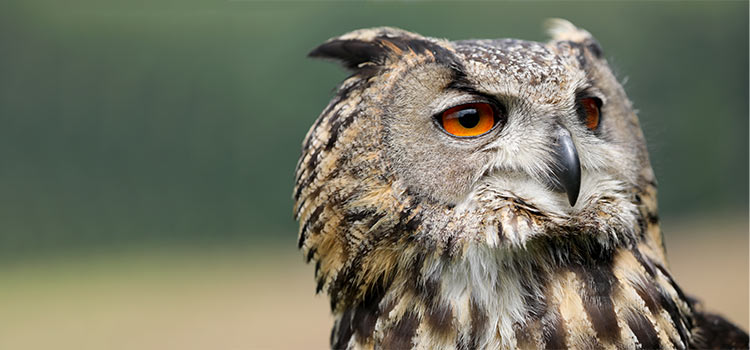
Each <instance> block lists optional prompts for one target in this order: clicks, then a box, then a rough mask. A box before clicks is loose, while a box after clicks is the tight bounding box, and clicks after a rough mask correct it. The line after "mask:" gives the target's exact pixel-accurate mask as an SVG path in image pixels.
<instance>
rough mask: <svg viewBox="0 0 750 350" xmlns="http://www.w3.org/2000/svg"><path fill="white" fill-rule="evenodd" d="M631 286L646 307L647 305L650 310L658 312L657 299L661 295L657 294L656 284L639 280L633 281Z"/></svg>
mask: <svg viewBox="0 0 750 350" xmlns="http://www.w3.org/2000/svg"><path fill="white" fill-rule="evenodd" d="M633 287H634V288H635V292H636V293H638V296H640V297H641V299H643V301H644V302H645V303H646V307H648V309H649V310H651V312H658V306H657V300H658V299H659V298H660V297H661V295H659V292H658V291H657V290H656V286H655V285H654V284H653V283H652V282H651V281H648V280H641V281H638V282H636V283H633Z"/></svg>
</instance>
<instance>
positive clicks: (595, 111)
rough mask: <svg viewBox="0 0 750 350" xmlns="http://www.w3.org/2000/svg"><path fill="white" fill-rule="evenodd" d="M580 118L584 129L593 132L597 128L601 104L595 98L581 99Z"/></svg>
mask: <svg viewBox="0 0 750 350" xmlns="http://www.w3.org/2000/svg"><path fill="white" fill-rule="evenodd" d="M578 103H579V106H580V107H579V108H580V112H579V114H580V116H581V119H582V121H583V123H584V124H585V125H586V127H587V128H588V129H589V130H591V131H594V130H596V129H597V128H599V120H600V119H601V109H600V107H601V105H602V102H601V100H599V99H598V98H596V97H587V98H582V99H581V100H580V101H579V102H578Z"/></svg>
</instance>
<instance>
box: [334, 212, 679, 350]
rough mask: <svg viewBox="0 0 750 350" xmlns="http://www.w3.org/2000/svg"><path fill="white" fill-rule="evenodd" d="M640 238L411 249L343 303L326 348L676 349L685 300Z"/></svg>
mask: <svg viewBox="0 0 750 350" xmlns="http://www.w3.org/2000/svg"><path fill="white" fill-rule="evenodd" d="M656 225H657V227H656V230H658V224H656ZM642 237H643V239H642V240H641V241H640V242H639V243H637V244H634V245H631V246H612V245H607V244H602V243H601V242H599V241H597V240H596V239H593V238H592V237H590V236H581V237H566V238H565V239H562V238H541V239H537V240H534V241H533V242H530V244H529V245H528V246H527V247H526V249H523V250H518V251H509V250H507V249H498V248H492V247H488V246H487V245H484V244H479V243H477V244H470V245H468V246H466V247H464V249H463V254H461V255H460V256H456V257H452V258H451V257H448V256H445V255H444V254H424V253H422V252H420V251H418V250H414V251H412V252H411V253H413V255H411V258H410V259H406V260H405V261H408V263H407V264H405V265H404V266H401V267H400V268H401V269H400V270H399V271H398V272H395V273H394V274H393V275H392V278H385V279H380V280H379V282H380V284H378V285H376V286H372V287H371V288H367V289H366V290H365V292H364V294H363V297H362V298H361V299H360V301H359V302H355V303H354V304H352V305H350V306H348V307H345V308H342V310H341V311H340V312H339V313H338V314H337V320H336V324H335V327H334V330H333V333H332V338H331V339H332V346H333V347H334V348H337V349H338V348H347V347H348V346H349V345H354V348H360V347H361V348H370V347H372V346H374V345H375V344H378V346H379V347H382V348H388V349H390V348H394V349H403V348H411V347H412V345H413V344H419V346H420V347H424V346H426V348H462V349H466V348H507V349H510V348H542V347H547V348H592V347H594V345H596V344H612V345H614V346H625V347H632V348H635V347H636V343H638V344H641V346H642V348H671V347H675V348H684V347H685V345H686V344H688V341H689V337H690V329H691V328H692V320H691V316H690V315H691V313H692V309H691V305H690V303H689V302H688V301H687V300H686V298H685V297H684V295H683V294H682V292H681V291H680V289H679V287H678V286H677V285H676V284H675V283H674V281H673V279H672V277H671V276H670V274H669V272H668V270H667V268H666V266H665V264H664V262H663V260H662V259H661V258H662V253H661V246H660V242H658V243H657V242H654V241H653V240H652V239H648V236H642ZM406 250H407V253H408V251H409V249H406Z"/></svg>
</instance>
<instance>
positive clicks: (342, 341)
mask: <svg viewBox="0 0 750 350" xmlns="http://www.w3.org/2000/svg"><path fill="white" fill-rule="evenodd" d="M351 320H352V311H351V310H346V311H345V312H344V314H342V315H341V318H340V319H339V321H338V327H336V328H334V331H335V332H336V336H333V334H331V348H333V349H346V344H347V343H349V339H351V337H352V333H353V329H352V323H351ZM334 341H335V343H334Z"/></svg>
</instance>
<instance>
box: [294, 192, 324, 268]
mask: <svg viewBox="0 0 750 350" xmlns="http://www.w3.org/2000/svg"><path fill="white" fill-rule="evenodd" d="M324 208H325V204H323V205H321V206H319V207H317V208H315V210H313V212H312V214H310V217H308V218H307V220H306V221H305V224H304V225H302V230H300V232H299V240H298V241H297V249H299V248H302V245H304V244H305V240H306V239H307V230H308V228H310V224H317V223H318V218H319V217H320V214H321V213H322V212H323V209H324ZM307 260H308V261H310V259H307Z"/></svg>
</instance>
